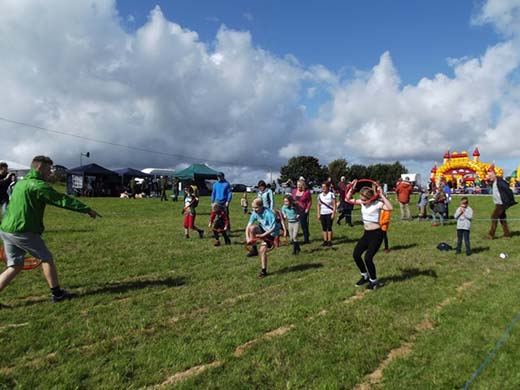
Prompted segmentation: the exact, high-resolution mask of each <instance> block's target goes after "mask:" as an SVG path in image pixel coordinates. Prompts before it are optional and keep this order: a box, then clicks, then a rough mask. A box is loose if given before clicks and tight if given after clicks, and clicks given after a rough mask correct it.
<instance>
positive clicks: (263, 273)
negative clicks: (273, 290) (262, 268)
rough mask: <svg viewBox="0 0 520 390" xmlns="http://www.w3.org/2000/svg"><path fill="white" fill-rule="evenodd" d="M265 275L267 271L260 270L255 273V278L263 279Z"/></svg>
mask: <svg viewBox="0 0 520 390" xmlns="http://www.w3.org/2000/svg"><path fill="white" fill-rule="evenodd" d="M266 276H267V272H260V273H259V274H258V275H256V278H257V279H263V278H265V277H266Z"/></svg>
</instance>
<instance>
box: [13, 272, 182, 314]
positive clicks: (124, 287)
mask: <svg viewBox="0 0 520 390" xmlns="http://www.w3.org/2000/svg"><path fill="white" fill-rule="evenodd" d="M184 284H186V279H185V278H183V277H178V278H166V279H162V280H136V281H132V282H121V283H109V284H107V285H105V286H101V287H96V288H92V289H87V290H85V291H81V292H74V293H71V294H70V295H71V297H72V298H73V299H75V298H81V297H87V296H89V295H97V294H119V293H124V292H127V291H133V290H139V289H143V288H147V287H178V286H182V285H184ZM81 287H82V286H70V288H81ZM49 301H50V296H49V297H48V298H40V297H39V298H38V299H31V300H28V301H24V302H20V303H19V304H17V305H13V306H12V307H22V306H32V305H36V304H39V303H42V302H43V303H46V302H49Z"/></svg>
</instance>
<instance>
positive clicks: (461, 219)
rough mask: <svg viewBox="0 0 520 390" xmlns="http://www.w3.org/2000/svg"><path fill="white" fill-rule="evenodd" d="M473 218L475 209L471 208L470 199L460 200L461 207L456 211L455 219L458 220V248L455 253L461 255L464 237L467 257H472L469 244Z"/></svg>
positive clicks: (463, 198)
mask: <svg viewBox="0 0 520 390" xmlns="http://www.w3.org/2000/svg"><path fill="white" fill-rule="evenodd" d="M472 218H473V209H472V208H471V207H469V199H468V198H467V197H466V196H463V197H462V198H460V206H459V208H458V209H457V210H456V211H455V219H456V220H457V248H456V249H455V253H457V254H460V252H461V249H462V238H463V237H464V245H465V246H466V256H470V255H471V247H470V243H469V229H470V228H471V219H472Z"/></svg>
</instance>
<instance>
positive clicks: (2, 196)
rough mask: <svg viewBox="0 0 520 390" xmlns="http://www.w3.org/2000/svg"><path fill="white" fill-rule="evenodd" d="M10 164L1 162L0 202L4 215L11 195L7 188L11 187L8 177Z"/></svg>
mask: <svg viewBox="0 0 520 390" xmlns="http://www.w3.org/2000/svg"><path fill="white" fill-rule="evenodd" d="M8 169H9V166H8V165H7V163H6V162H3V161H2V162H0V204H1V205H2V215H4V214H5V210H6V208H7V203H9V195H8V194H7V189H8V188H9V184H11V183H10V179H9V177H8V172H7V171H8Z"/></svg>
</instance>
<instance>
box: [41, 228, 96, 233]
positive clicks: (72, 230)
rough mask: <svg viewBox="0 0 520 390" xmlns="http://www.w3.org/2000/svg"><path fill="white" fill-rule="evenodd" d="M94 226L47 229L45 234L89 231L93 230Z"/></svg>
mask: <svg viewBox="0 0 520 390" xmlns="http://www.w3.org/2000/svg"><path fill="white" fill-rule="evenodd" d="M93 231H94V228H82V229H45V234H54V233H89V232H93Z"/></svg>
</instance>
